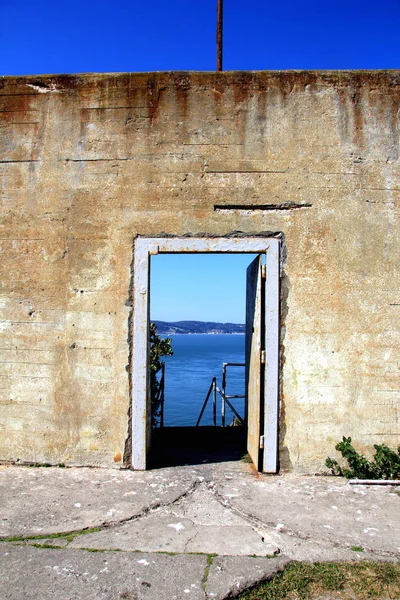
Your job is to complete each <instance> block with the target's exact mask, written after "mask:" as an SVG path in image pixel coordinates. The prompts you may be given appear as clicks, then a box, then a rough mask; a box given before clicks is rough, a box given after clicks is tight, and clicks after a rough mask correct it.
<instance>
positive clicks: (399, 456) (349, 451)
mask: <svg viewBox="0 0 400 600" xmlns="http://www.w3.org/2000/svg"><path fill="white" fill-rule="evenodd" d="M335 448H336V450H338V451H339V452H340V453H341V454H342V456H343V458H345V459H346V460H347V462H348V465H349V468H348V469H345V468H342V467H341V466H340V465H339V464H338V462H337V461H336V460H333V459H332V458H330V457H328V458H327V459H326V461H325V465H326V466H327V467H328V469H331V471H332V474H333V475H340V476H342V477H346V478H347V479H352V478H357V479H400V446H399V447H398V448H397V452H395V450H392V449H391V448H389V447H388V446H386V445H385V444H374V448H375V455H374V458H373V460H372V461H369V460H367V459H366V458H365V456H363V455H362V454H359V453H358V452H357V450H355V449H354V447H353V445H352V443H351V437H348V438H346V437H343V439H342V441H341V442H339V443H338V444H336V446H335Z"/></svg>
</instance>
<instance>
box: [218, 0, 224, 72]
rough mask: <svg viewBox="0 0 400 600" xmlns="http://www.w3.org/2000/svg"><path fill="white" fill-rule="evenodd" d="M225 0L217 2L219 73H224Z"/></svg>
mask: <svg viewBox="0 0 400 600" xmlns="http://www.w3.org/2000/svg"><path fill="white" fill-rule="evenodd" d="M222 19H223V0H217V71H222Z"/></svg>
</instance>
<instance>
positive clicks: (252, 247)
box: [130, 236, 281, 473]
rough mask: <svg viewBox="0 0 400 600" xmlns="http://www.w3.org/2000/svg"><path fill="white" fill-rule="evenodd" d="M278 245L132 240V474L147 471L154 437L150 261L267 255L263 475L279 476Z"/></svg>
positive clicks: (256, 240)
mask: <svg viewBox="0 0 400 600" xmlns="http://www.w3.org/2000/svg"><path fill="white" fill-rule="evenodd" d="M280 241H281V240H280V239H279V238H275V237H254V236H253V237H252V236H249V237H225V238H224V237H185V238H182V237H136V238H135V240H134V263H133V265H134V272H133V318H132V330H131V332H130V333H131V336H130V339H131V342H130V343H131V348H130V350H131V356H132V363H131V364H132V372H131V374H130V376H131V390H132V399H131V400H132V411H131V418H132V468H133V469H135V470H140V471H143V470H146V467H147V454H148V449H149V441H150V434H151V415H149V414H148V410H147V406H148V402H147V397H148V393H149V388H150V385H149V368H148V357H149V324H150V257H151V256H152V255H157V254H195V253H207V254H208V253H210V254H232V253H236V254H239V253H240V254H245V253H249V254H265V256H266V286H265V290H266V291H265V350H266V357H267V360H266V364H265V398H264V423H263V427H262V430H263V434H264V452H263V465H262V467H263V468H262V470H263V472H264V473H277V471H278V437H279V436H278V416H279V306H280V302H279V298H280Z"/></svg>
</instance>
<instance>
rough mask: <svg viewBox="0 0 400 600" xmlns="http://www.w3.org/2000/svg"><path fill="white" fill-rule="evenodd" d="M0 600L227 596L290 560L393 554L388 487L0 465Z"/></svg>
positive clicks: (208, 472)
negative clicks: (0, 504)
mask: <svg viewBox="0 0 400 600" xmlns="http://www.w3.org/2000/svg"><path fill="white" fill-rule="evenodd" d="M0 486H1V497H2V507H3V510H2V516H1V524H0V536H1V539H2V542H1V545H0V553H1V560H0V575H1V577H2V581H3V587H2V593H1V598H4V599H13V600H14V599H15V600H16V599H20V598H41V599H42V598H43V599H47V598H53V597H54V598H62V599H74V600H75V599H79V600H80V599H82V600H83V599H85V600H86V599H91V598H93V599H96V600H100V599H114V598H115V599H118V600H119V599H128V600H129V599H135V600H141V599H146V600H152V599H154V600H155V599H157V600H160V599H162V600H170V599H171V600H172V599H178V600H179V599H181V598H192V599H202V600H204V599H211V598H214V599H220V600H222V599H224V598H233V597H234V596H235V595H236V594H237V593H238V592H239V591H240V590H242V589H245V588H246V587H249V586H251V585H254V584H255V583H257V582H258V581H260V580H264V579H268V578H269V577H271V576H273V575H274V574H275V573H277V572H279V571H280V570H282V569H283V568H284V567H285V566H286V565H287V564H288V563H289V562H290V561H291V560H308V561H315V560H363V559H373V560H398V558H399V556H400V525H399V523H400V519H399V514H400V510H399V507H400V496H399V489H398V488H394V487H374V486H350V485H349V484H348V483H347V482H346V481H343V480H341V479H338V478H332V477H311V476H301V475H284V476H277V477H268V476H264V475H260V474H257V473H255V472H254V471H253V470H252V468H251V466H250V465H248V464H246V463H243V462H225V463H215V464H204V465H199V466H185V467H174V468H165V469H158V470H153V471H147V472H132V471H127V470H120V471H117V470H108V469H91V468H67V469H61V468H29V467H18V466H2V467H0Z"/></svg>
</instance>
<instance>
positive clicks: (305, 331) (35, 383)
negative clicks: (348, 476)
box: [0, 72, 400, 471]
mask: <svg viewBox="0 0 400 600" xmlns="http://www.w3.org/2000/svg"><path fill="white" fill-rule="evenodd" d="M399 84H400V73H399V72H390V73H388V72H356V73H346V72H341V73H340V72H327V73H315V72H286V73H279V72H265V73H249V72H246V73H242V72H239V73H222V74H216V73H160V74H115V75H82V76H52V77H45V76H43V77H42V76H41V77H35V78H34V77H26V78H25V77H24V78H3V79H2V80H0V94H1V95H0V111H1V112H0V116H1V129H0V131H1V140H0V145H1V154H0V173H1V182H2V183H1V200H2V224H1V235H0V238H1V240H0V243H1V267H2V275H1V288H2V290H1V300H0V302H1V304H0V306H1V317H0V322H1V330H2V331H1V335H2V340H1V342H0V358H1V377H0V388H1V406H0V411H1V425H0V426H1V432H2V435H1V442H0V443H1V450H0V457H1V458H2V459H4V460H18V459H19V460H22V461H38V462H46V461H48V462H52V463H57V462H65V463H67V464H85V465H88V464H89V465H90V464H92V465H111V464H116V465H121V464H122V463H121V460H122V457H123V454H124V446H125V440H126V437H127V430H128V418H127V413H128V407H129V382H128V373H127V370H126V367H127V365H128V361H129V345H128V341H127V339H128V318H129V314H130V308H129V301H128V298H129V289H130V281H131V261H132V240H133V237H134V236H135V235H136V234H146V235H149V236H151V235H156V234H159V233H160V232H161V231H162V232H166V233H167V234H176V235H182V234H186V233H192V234H196V233H198V232H207V233H209V234H218V235H224V234H227V233H228V232H231V231H234V230H238V231H242V232H247V233H255V232H261V231H274V232H282V233H283V235H284V238H285V248H286V250H285V252H286V259H285V263H284V270H283V280H282V316H283V324H284V328H283V335H282V342H283V355H282V359H283V367H282V415H281V417H282V418H281V461H282V465H283V467H285V468H292V469H294V470H297V471H313V470H321V468H322V467H323V461H324V458H325V457H326V455H327V454H328V453H332V448H333V445H334V443H335V442H336V441H337V440H338V439H339V438H340V437H341V436H342V435H351V436H352V437H353V438H354V440H357V441H358V447H359V448H360V449H361V450H364V449H365V448H367V447H370V446H371V444H373V443H377V442H381V441H384V442H387V443H388V444H390V445H397V444H398V443H399V434H400V428H399V418H398V414H399V390H400V381H399V371H398V366H399V363H398V360H399V359H398V354H397V350H398V347H399V311H400V298H399V289H400V281H399V273H398V265H399V259H400V256H399V254H400V253H399V235H398V232H399V228H398V224H399V196H400V174H399V164H400V161H399V132H400V130H399V127H400V125H399V102H400V93H399V90H400V88H399ZM215 205H222V206H223V205H240V207H243V208H246V207H247V210H242V208H231V209H227V210H226V209H224V208H222V209H217V210H215ZM259 205H270V206H269V209H268V210H257V207H258V206H259ZM267 208H268V207H267Z"/></svg>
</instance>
